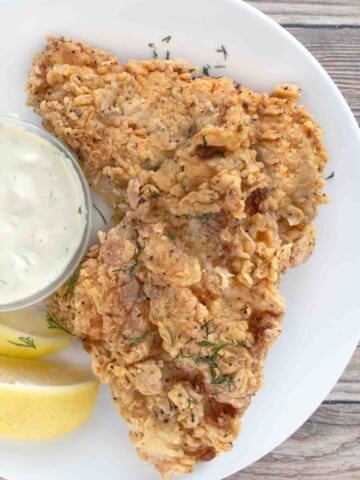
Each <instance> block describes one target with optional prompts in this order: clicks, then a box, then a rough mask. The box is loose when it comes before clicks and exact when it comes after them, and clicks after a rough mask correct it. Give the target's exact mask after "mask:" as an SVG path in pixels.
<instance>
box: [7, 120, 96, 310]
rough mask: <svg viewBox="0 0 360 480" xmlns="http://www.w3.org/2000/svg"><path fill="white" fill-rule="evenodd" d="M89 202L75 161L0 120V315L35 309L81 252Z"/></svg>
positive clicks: (20, 126) (21, 126) (43, 135)
mask: <svg viewBox="0 0 360 480" xmlns="http://www.w3.org/2000/svg"><path fill="white" fill-rule="evenodd" d="M90 217H91V197H90V191H89V187H88V184H87V181H86V179H85V177H84V175H83V173H82V171H81V169H80V167H79V165H78V163H77V160H76V157H75V155H74V154H73V153H72V152H71V151H70V150H69V149H68V148H67V147H66V146H65V145H64V144H63V143H61V142H60V141H59V140H57V139H56V138H55V137H53V136H52V135H50V134H49V133H47V132H45V131H44V130H42V129H41V128H39V127H36V126H35V125H32V124H29V123H27V122H23V121H21V120H16V119H12V118H6V117H0V311H10V310H16V309H20V308H24V307H26V306H29V305H32V304H35V303H37V302H39V301H41V300H43V299H44V298H45V297H47V296H49V295H50V294H51V293H53V292H54V291H55V290H56V289H57V288H58V287H59V286H60V285H61V284H62V283H64V282H65V281H66V280H67V278H68V277H69V276H70V275H71V274H72V273H73V272H74V271H75V269H76V268H77V266H78V264H79V262H80V261H81V259H82V257H83V255H84V254H85V252H86V249H87V247H88V241H89V234H90V227H91V225H90V223H91V218H90Z"/></svg>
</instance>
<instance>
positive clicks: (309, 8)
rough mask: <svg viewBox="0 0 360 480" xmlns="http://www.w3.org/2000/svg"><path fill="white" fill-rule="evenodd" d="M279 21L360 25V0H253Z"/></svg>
mask: <svg viewBox="0 0 360 480" xmlns="http://www.w3.org/2000/svg"><path fill="white" fill-rule="evenodd" d="M248 3H250V4H251V5H253V6H255V7H257V8H258V9H259V10H262V11H263V12H264V13H267V14H269V15H270V16H271V17H273V18H274V19H275V20H276V21H277V22H279V23H285V24H302V25H360V2H359V0H251V1H249V2H248Z"/></svg>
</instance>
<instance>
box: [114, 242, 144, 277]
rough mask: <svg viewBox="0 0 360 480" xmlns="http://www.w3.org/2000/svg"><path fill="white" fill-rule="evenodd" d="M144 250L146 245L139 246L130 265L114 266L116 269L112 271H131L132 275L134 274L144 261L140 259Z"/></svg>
mask: <svg viewBox="0 0 360 480" xmlns="http://www.w3.org/2000/svg"><path fill="white" fill-rule="evenodd" d="M143 250H144V247H139V248H137V249H136V251H135V255H134V261H133V262H132V263H130V265H128V266H127V267H123V268H114V270H112V272H114V273H116V272H128V273H131V275H134V273H135V272H136V270H137V269H138V268H139V267H140V266H141V265H142V263H143V262H142V261H141V260H140V255H141V253H142V251H143Z"/></svg>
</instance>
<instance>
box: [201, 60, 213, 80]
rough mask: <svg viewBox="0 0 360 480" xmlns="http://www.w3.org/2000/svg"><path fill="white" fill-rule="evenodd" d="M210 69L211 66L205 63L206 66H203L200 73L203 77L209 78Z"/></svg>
mask: <svg viewBox="0 0 360 480" xmlns="http://www.w3.org/2000/svg"><path fill="white" fill-rule="evenodd" d="M210 69H211V66H210V65H209V64H208V63H207V64H206V65H204V66H203V68H202V73H203V75H205V77H209V76H210V73H209V70H210Z"/></svg>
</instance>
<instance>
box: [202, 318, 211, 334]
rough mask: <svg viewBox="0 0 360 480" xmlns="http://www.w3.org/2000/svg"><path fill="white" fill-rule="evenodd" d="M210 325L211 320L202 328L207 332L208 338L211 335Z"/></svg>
mask: <svg viewBox="0 0 360 480" xmlns="http://www.w3.org/2000/svg"><path fill="white" fill-rule="evenodd" d="M210 323H211V320H206V321H205V322H204V323H203V324H202V325H201V327H200V328H201V329H202V330H205V336H206V338H207V337H208V336H209V333H210Z"/></svg>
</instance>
